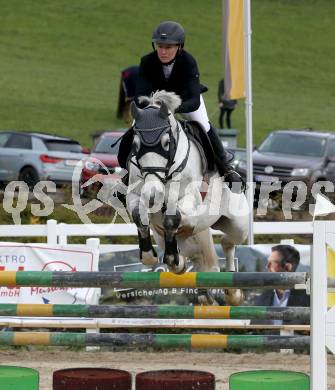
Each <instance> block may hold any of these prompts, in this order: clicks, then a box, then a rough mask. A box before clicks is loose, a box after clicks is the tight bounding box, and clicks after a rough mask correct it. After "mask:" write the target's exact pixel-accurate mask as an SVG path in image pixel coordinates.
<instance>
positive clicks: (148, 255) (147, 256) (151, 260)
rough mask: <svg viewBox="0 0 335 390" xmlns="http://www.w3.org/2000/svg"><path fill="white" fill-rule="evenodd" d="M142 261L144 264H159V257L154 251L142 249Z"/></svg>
mask: <svg viewBox="0 0 335 390" xmlns="http://www.w3.org/2000/svg"><path fill="white" fill-rule="evenodd" d="M141 262H142V263H143V264H144V265H157V264H158V257H156V256H155V255H154V253H153V252H152V251H148V252H144V251H142V253H141Z"/></svg>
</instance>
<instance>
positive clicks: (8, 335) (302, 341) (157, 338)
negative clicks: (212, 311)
mask: <svg viewBox="0 0 335 390" xmlns="http://www.w3.org/2000/svg"><path fill="white" fill-rule="evenodd" d="M309 341H310V337H309V336H262V335H259V336H256V335H212V334H135V333H68V332H63V333H61V332H59V333H56V332H53V333H51V332H0V345H50V346H51V345H53V346H64V345H65V346H66V345H67V346H79V347H84V346H90V345H95V346H113V347H132V348H180V349H190V350H193V349H195V350H197V349H217V350H220V349H242V348H265V349H270V350H274V349H282V348H289V349H305V348H309Z"/></svg>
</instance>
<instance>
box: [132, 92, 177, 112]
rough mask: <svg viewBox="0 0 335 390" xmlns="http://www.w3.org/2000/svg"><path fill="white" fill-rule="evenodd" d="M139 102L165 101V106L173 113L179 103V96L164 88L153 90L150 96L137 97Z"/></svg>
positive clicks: (160, 102)
mask: <svg viewBox="0 0 335 390" xmlns="http://www.w3.org/2000/svg"><path fill="white" fill-rule="evenodd" d="M138 101H139V102H140V103H144V104H147V105H159V106H160V105H161V104H162V103H165V104H166V106H167V108H168V109H169V110H170V111H171V112H172V113H174V112H175V111H176V109H177V108H178V107H179V106H180V105H181V102H182V100H181V98H180V97H179V96H178V95H176V94H175V93H174V92H167V91H165V90H164V89H163V90H161V91H156V92H153V93H152V94H151V95H150V96H140V97H139V98H138Z"/></svg>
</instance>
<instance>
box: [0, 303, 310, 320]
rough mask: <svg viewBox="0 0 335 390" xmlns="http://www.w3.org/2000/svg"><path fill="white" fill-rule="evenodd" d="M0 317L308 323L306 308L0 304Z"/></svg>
mask: <svg viewBox="0 0 335 390" xmlns="http://www.w3.org/2000/svg"><path fill="white" fill-rule="evenodd" d="M0 316H10V317H13V316H18V317H87V318H174V319H178V318H185V319H232V320H240V319H246V320H248V319H250V320H254V319H258V320H284V321H286V320H291V321H296V320H299V321H301V320H303V321H305V322H308V321H309V316H310V309H309V307H272V306H269V307H265V306H172V305H152V306H138V305H137V306H131V305H129V306H128V305H64V304H59V305H51V304H0Z"/></svg>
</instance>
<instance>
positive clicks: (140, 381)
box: [135, 370, 215, 390]
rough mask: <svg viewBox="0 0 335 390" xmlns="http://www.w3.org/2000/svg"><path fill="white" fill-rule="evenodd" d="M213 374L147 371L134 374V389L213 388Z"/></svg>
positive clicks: (192, 389) (190, 371) (193, 389)
mask: <svg viewBox="0 0 335 390" xmlns="http://www.w3.org/2000/svg"><path fill="white" fill-rule="evenodd" d="M214 389H215V376H214V375H213V374H212V373H210V372H205V371H192V370H159V371H147V372H142V373H140V374H137V375H136V386H135V390H214Z"/></svg>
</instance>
